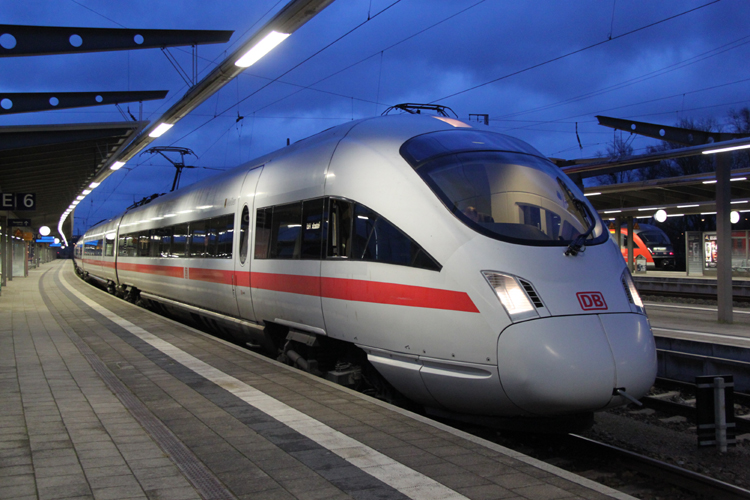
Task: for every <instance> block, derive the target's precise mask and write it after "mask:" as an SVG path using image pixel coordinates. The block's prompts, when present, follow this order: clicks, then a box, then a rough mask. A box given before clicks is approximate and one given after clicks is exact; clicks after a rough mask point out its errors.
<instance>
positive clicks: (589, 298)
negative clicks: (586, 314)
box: [576, 292, 607, 311]
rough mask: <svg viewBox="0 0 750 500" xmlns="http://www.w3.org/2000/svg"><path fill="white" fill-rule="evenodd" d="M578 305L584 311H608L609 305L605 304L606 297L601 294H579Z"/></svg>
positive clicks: (577, 295)
mask: <svg viewBox="0 0 750 500" xmlns="http://www.w3.org/2000/svg"><path fill="white" fill-rule="evenodd" d="M576 297H578V303H579V304H581V309H583V310H584V311H603V310H605V309H607V303H606V302H604V295H602V294H601V292H578V293H577V294H576Z"/></svg>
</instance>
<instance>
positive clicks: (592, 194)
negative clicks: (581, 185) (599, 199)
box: [583, 193, 602, 196]
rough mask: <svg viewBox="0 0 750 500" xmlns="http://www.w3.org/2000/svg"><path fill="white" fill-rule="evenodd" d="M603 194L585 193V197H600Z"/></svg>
mask: <svg viewBox="0 0 750 500" xmlns="http://www.w3.org/2000/svg"><path fill="white" fill-rule="evenodd" d="M600 194H602V193H583V196H599V195H600Z"/></svg>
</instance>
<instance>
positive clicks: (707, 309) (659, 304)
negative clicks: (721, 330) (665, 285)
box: [644, 302, 750, 314]
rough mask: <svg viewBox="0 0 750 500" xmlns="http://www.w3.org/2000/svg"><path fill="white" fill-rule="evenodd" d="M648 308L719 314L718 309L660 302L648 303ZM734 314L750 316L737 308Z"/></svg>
mask: <svg viewBox="0 0 750 500" xmlns="http://www.w3.org/2000/svg"><path fill="white" fill-rule="evenodd" d="M644 305H645V306H646V308H649V307H663V308H666V309H690V310H692V311H711V312H718V311H719V309H718V308H716V307H697V306H676V305H672V304H661V303H658V302H646V303H645V304H644ZM732 313H734V314H750V311H740V310H738V309H737V308H733V309H732Z"/></svg>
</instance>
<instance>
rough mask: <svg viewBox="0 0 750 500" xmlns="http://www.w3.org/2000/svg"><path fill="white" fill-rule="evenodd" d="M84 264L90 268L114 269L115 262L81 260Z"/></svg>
mask: <svg viewBox="0 0 750 500" xmlns="http://www.w3.org/2000/svg"><path fill="white" fill-rule="evenodd" d="M83 263H84V264H90V265H92V266H102V267H111V268H112V269H114V268H115V262H114V261H113V260H94V259H83Z"/></svg>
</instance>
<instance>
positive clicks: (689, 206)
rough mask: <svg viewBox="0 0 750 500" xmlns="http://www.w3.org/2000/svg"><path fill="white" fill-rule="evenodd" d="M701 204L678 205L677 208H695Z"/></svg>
mask: <svg viewBox="0 0 750 500" xmlns="http://www.w3.org/2000/svg"><path fill="white" fill-rule="evenodd" d="M699 206H700V205H677V208H695V207H699Z"/></svg>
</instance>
